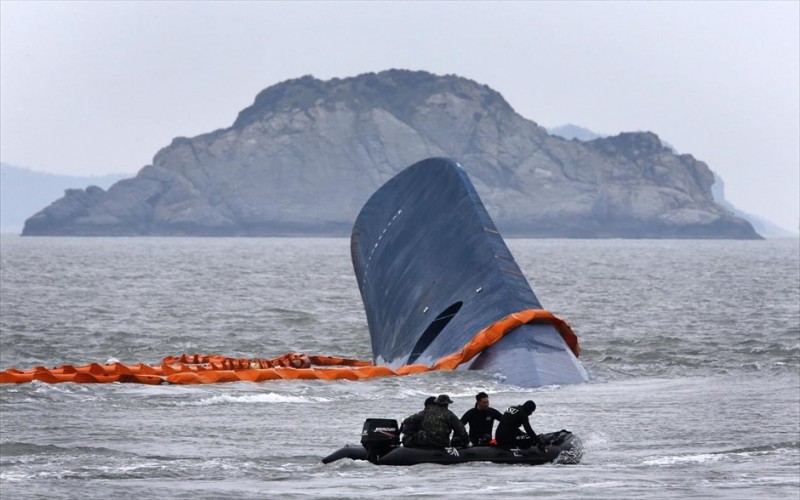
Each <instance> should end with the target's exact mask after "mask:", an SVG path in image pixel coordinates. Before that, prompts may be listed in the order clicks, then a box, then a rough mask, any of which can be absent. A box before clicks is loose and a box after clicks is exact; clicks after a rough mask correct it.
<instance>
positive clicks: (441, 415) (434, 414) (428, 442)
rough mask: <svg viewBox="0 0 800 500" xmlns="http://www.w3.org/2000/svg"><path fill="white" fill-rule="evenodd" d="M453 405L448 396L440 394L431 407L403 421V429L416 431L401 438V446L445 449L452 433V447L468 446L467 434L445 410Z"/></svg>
mask: <svg viewBox="0 0 800 500" xmlns="http://www.w3.org/2000/svg"><path fill="white" fill-rule="evenodd" d="M452 403H453V400H451V399H450V396H448V395H447V394H440V395H439V396H438V397H437V398H436V400H435V401H434V402H433V404H432V405H430V406H429V407H427V408H425V409H424V410H422V411H421V412H419V413H415V414H414V415H411V416H410V417H408V418H406V419H405V420H403V428H407V429H417V430H416V431H415V432H413V433H412V434H409V435H406V436H404V437H403V446H407V447H409V448H445V447H447V446H450V433H451V432H453V433H454V436H453V445H454V446H456V445H458V444H460V445H461V446H467V445H468V444H469V434H467V429H466V428H465V427H464V424H462V423H461V420H459V419H458V417H457V416H456V414H455V413H453V412H452V411H450V410H449V409H448V408H447V405H450V404H452Z"/></svg>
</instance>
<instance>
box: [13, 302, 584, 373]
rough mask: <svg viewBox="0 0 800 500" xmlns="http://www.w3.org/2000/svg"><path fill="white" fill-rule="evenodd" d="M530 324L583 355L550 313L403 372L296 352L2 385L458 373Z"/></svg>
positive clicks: (505, 323) (81, 369)
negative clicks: (547, 327) (551, 330)
mask: <svg viewBox="0 0 800 500" xmlns="http://www.w3.org/2000/svg"><path fill="white" fill-rule="evenodd" d="M526 323H550V324H551V325H553V326H554V327H555V328H556V330H557V331H558V333H559V334H560V335H561V337H562V338H563V339H564V341H565V342H566V343H567V346H569V348H570V350H571V351H572V352H573V354H575V356H576V357H577V356H579V355H580V346H579V344H578V337H577V336H576V335H575V333H574V332H573V331H572V328H570V326H569V324H567V322H566V321H564V320H563V319H561V318H559V317H558V316H556V315H554V314H552V313H551V312H549V311H545V310H544V309H526V310H524V311H520V312H517V313H513V314H510V315H508V316H506V317H505V318H503V319H501V320H499V321H496V322H495V323H493V324H491V325H489V326H488V327H486V328H484V329H483V330H481V331H480V332H478V333H477V334H476V335H475V336H474V337H473V338H472V340H470V341H469V342H468V343H467V344H466V345H465V346H464V347H463V348H462V349H461V350H460V351H458V352H455V353H453V354H450V355H447V356H444V357H442V358H439V359H438V360H437V361H436V362H434V363H433V365H431V366H425V365H404V366H401V367H399V368H397V369H391V368H389V367H388V366H375V365H373V363H372V362H370V361H362V360H358V359H349V358H339V357H334V356H309V355H307V354H302V353H294V352H290V353H287V354H284V355H283V356H279V357H277V358H272V359H249V358H231V357H226V356H221V355H205V354H192V355H187V354H182V355H181V356H177V357H176V356H167V357H165V358H164V359H162V360H161V364H160V365H156V366H151V365H147V364H144V363H139V364H138V365H124V364H122V363H113V364H108V365H101V364H98V363H90V364H88V365H83V366H73V365H63V366H60V367H58V368H45V367H43V366H37V367H35V368H33V369H30V370H17V369H16V368H9V369H8V370H5V371H3V372H0V384H23V383H27V382H32V381H34V380H38V381H40V382H44V383H47V384H57V383H60V382H74V383H77V384H108V383H112V382H118V383H133V384H151V385H157V384H162V383H169V384H217V383H222V382H241V381H248V382H265V381H267V380H360V379H366V378H376V377H390V376H401V375H411V374H415V373H423V372H428V371H435V370H455V369H456V368H457V367H458V366H459V365H461V364H463V363H466V362H468V361H470V360H471V359H472V358H474V357H475V356H477V355H478V354H480V353H481V352H482V351H483V350H485V349H487V348H488V347H490V346H491V345H493V344H494V343H495V342H497V341H499V340H500V339H501V338H503V336H505V335H507V334H508V333H509V332H512V331H513V330H514V329H515V328H517V327H518V326H520V325H523V324H526Z"/></svg>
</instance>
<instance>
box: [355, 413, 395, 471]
mask: <svg viewBox="0 0 800 500" xmlns="http://www.w3.org/2000/svg"><path fill="white" fill-rule="evenodd" d="M361 445H362V446H363V447H364V448H366V450H367V460H369V461H370V462H372V463H377V461H378V458H380V457H381V456H383V455H386V454H387V453H389V451H391V450H392V449H393V448H396V447H397V446H399V445H400V427H399V426H398V425H397V420H392V419H388V418H368V419H367V420H366V421H365V422H364V428H363V430H362V431H361Z"/></svg>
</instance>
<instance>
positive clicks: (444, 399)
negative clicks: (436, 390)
mask: <svg viewBox="0 0 800 500" xmlns="http://www.w3.org/2000/svg"><path fill="white" fill-rule="evenodd" d="M435 403H436V404H437V405H450V404H453V400H452V399H450V396H448V395H447V394H439V397H437V398H436V401H435Z"/></svg>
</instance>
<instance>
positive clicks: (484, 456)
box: [322, 418, 583, 465]
mask: <svg viewBox="0 0 800 500" xmlns="http://www.w3.org/2000/svg"><path fill="white" fill-rule="evenodd" d="M539 437H540V438H541V439H542V440H543V441H544V443H545V448H544V450H539V449H538V448H536V447H531V448H527V449H520V448H511V449H508V448H502V447H500V446H471V447H447V448H407V447H405V446H402V445H400V430H399V428H398V425H397V421H396V420H389V419H374V418H370V419H367V421H366V422H365V423H364V430H363V431H362V434H361V444H360V445H346V446H344V447H342V448H340V449H338V450H336V451H335V452H333V453H331V454H330V455H328V456H327V457H325V458H323V459H322V463H324V464H328V463H331V462H335V461H337V460H341V459H343V458H349V459H351V460H366V461H369V462H372V463H373V464H376V465H417V464H424V463H428V464H442V465H450V464H461V463H466V462H494V463H499V464H527V465H541V464H546V463H559V464H577V463H579V462H580V459H581V457H582V456H583V448H582V445H581V440H580V438H578V436H576V435H575V434H573V433H571V432H569V431H567V430H560V431H558V432H551V433H548V434H540V435H539Z"/></svg>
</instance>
